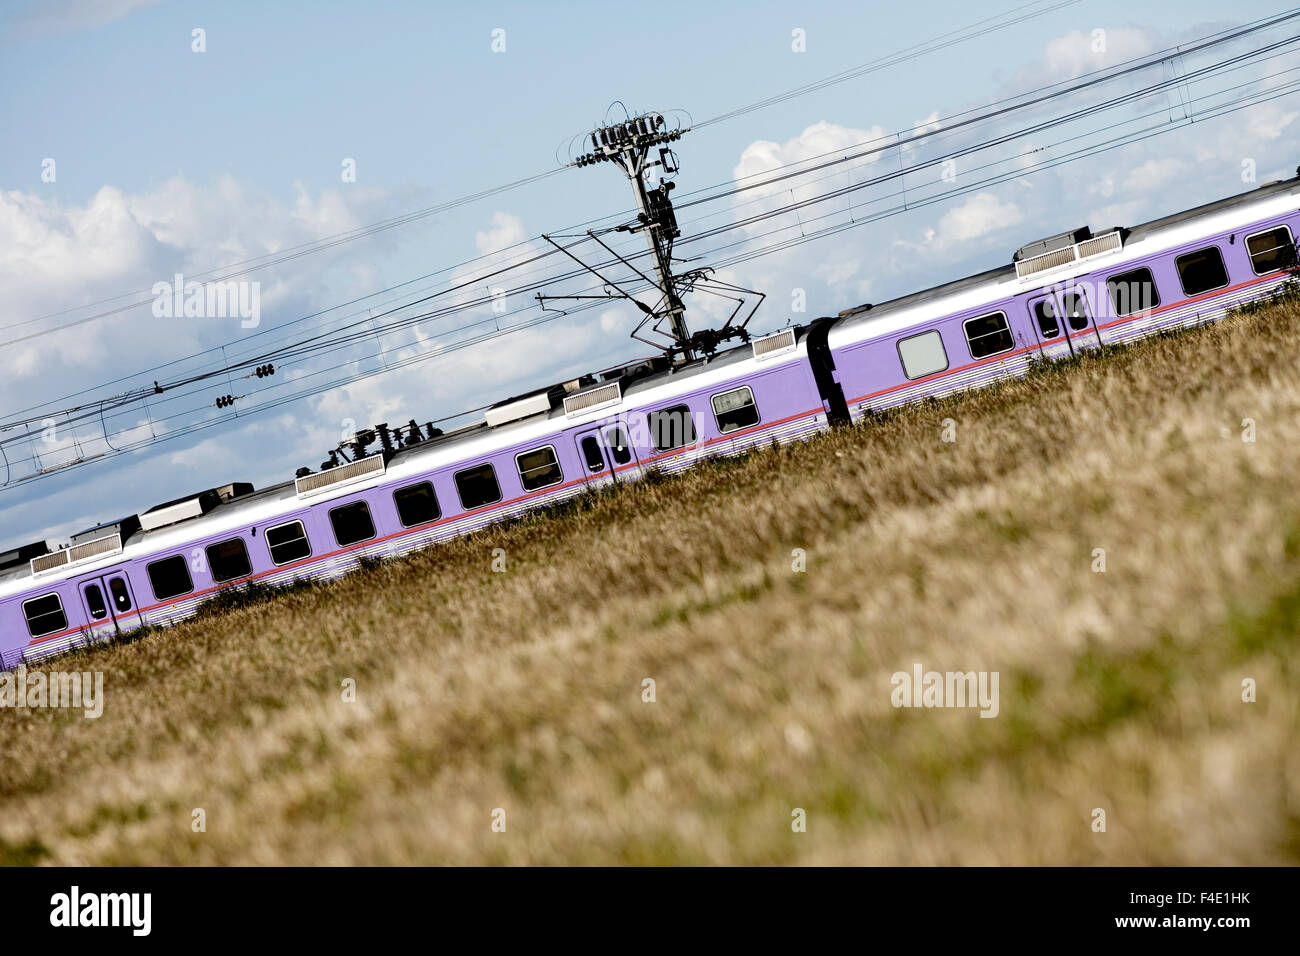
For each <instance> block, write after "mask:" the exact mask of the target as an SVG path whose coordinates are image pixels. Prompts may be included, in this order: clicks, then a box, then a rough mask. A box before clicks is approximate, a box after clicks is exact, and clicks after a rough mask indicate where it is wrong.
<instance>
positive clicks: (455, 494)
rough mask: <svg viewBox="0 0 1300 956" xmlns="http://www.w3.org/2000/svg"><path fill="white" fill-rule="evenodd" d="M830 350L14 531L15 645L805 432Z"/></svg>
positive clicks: (402, 439) (26, 650) (0, 606)
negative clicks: (78, 528) (72, 523)
mask: <svg viewBox="0 0 1300 956" xmlns="http://www.w3.org/2000/svg"><path fill="white" fill-rule="evenodd" d="M810 349H811V351H812V353H813V357H812V359H810ZM826 354H827V346H826V341H825V334H824V331H823V330H822V329H820V328H819V329H816V330H810V329H798V330H796V329H786V330H783V331H781V332H779V333H777V334H776V335H773V336H767V337H764V338H761V339H756V340H755V341H754V342H753V343H752V344H751V345H749V346H746V347H743V348H737V349H732V350H730V351H728V352H726V353H723V354H720V355H717V356H715V357H712V358H709V359H704V360H699V361H696V362H692V363H688V364H686V365H678V366H674V365H672V364H671V363H669V362H668V361H667V360H666V359H660V360H653V361H648V362H642V363H637V364H635V365H633V366H630V367H626V368H623V369H619V370H615V371H613V372H607V373H603V374H601V375H600V376H598V377H597V376H586V377H584V378H583V379H578V380H574V381H572V382H569V383H566V384H564V385H559V386H555V387H552V388H549V389H543V390H539V391H536V392H532V393H529V394H527V395H523V396H518V397H516V398H513V399H510V400H507V401H505V402H502V403H500V404H498V405H496V406H493V407H492V408H490V409H488V410H487V412H486V414H485V415H484V417H483V419H482V420H480V421H477V422H475V423H473V424H471V425H468V426H466V427H464V428H460V429H457V430H455V431H452V432H448V433H446V434H441V433H438V434H436V435H435V434H420V433H419V427H418V426H415V429H414V431H410V430H408V432H407V433H406V435H405V436H403V435H402V433H401V431H400V430H398V431H397V432H396V433H395V434H396V435H397V442H396V443H390V441H389V433H388V432H387V430H386V427H385V429H384V430H383V436H384V444H385V445H386V446H389V445H394V446H393V447H384V448H382V449H381V450H379V451H377V452H375V453H373V454H361V453H360V452H361V451H362V450H363V449H362V447H361V446H357V447H356V451H357V452H358V453H357V454H356V456H355V457H354V458H353V460H350V461H347V462H346V463H340V464H338V466H337V467H330V468H322V469H321V470H320V471H316V472H311V471H310V470H308V469H300V473H299V476H298V477H297V478H296V479H294V480H293V481H288V482H284V483H282V484H278V485H275V486H273V487H270V488H265V489H262V490H260V491H254V490H253V488H252V486H251V485H249V484H246V483H232V484H228V485H224V486H221V487H219V488H212V489H206V490H204V491H201V492H198V493H196V494H192V495H189V496H185V497H182V498H178V499H175V500H173V501H168V502H164V503H163V504H160V505H157V506H155V507H153V508H150V509H149V510H148V511H145V512H143V513H141V514H138V515H132V516H130V517H128V518H124V519H122V520H120V521H117V522H112V523H109V524H106V525H99V526H96V527H95V528H91V529H88V530H86V531H83V532H79V533H78V534H77V535H74V536H73V539H72V542H71V543H70V545H69V546H67V547H62V548H58V549H55V550H50V549H48V548H47V547H45V546H43V544H42V543H36V544H33V545H29V546H25V547H23V548H18V549H15V550H14V551H11V552H8V553H7V554H6V555H5V556H0V635H2V637H0V663H2V664H3V665H4V666H5V667H13V666H16V665H17V664H18V663H20V662H23V661H30V660H33V659H36V658H39V657H43V656H47V655H49V654H53V653H58V652H60V651H64V650H68V649H70V648H72V647H76V646H79V645H83V644H86V643H88V642H90V641H93V640H97V639H104V638H112V637H114V636H117V635H119V634H123V633H126V632H128V631H130V630H133V629H135V628H138V627H141V626H144V625H166V624H171V623H174V622H176V621H179V620H182V619H184V618H185V617H188V616H189V615H191V614H193V613H195V611H196V610H197V608H198V606H199V604H200V603H201V602H202V601H204V600H205V599H207V598H209V597H211V596H212V595H213V594H215V593H216V592H217V591H219V590H220V589H222V588H227V587H238V586H240V585H242V584H244V583H247V582H250V581H257V582H259V583H263V584H268V585H278V584H284V583H288V582H290V581H292V580H294V579H297V578H304V577H320V578H328V577H333V576H336V575H339V574H342V573H344V572H346V571H347V570H349V569H351V568H352V567H354V566H355V565H356V564H357V563H358V562H359V561H360V560H361V559H363V558H367V557H371V558H377V557H388V556H392V555H397V554H401V553H404V552H407V551H410V550H413V549H416V548H420V547H425V546H428V545H430V544H432V543H433V542H436V541H439V540H442V539H445V538H448V537H451V536H453V535H459V534H466V533H468V532H471V531H474V530H476V529H478V528H481V527H483V526H484V525H486V524H488V523H490V522H494V521H499V520H501V519H503V518H507V517H511V516H513V515H517V514H519V513H520V512H522V511H524V510H526V509H529V508H535V507H538V506H540V505H545V504H549V503H553V502H556V501H559V500H562V499H564V498H566V497H568V496H571V495H574V494H577V493H579V492H581V491H582V490H583V489H585V488H588V487H591V486H593V485H600V484H603V483H607V482H610V481H615V480H631V479H635V478H637V477H639V476H640V475H642V474H643V473H644V472H645V470H646V469H648V468H651V467H654V468H659V469H662V470H664V471H675V470H678V469H681V468H686V467H689V466H690V465H691V464H693V463H694V462H695V461H697V460H698V459H699V458H700V457H701V456H704V455H715V454H734V453H736V452H739V451H742V450H744V449H746V448H748V447H750V446H752V445H754V444H757V443H760V442H771V441H790V440H793V439H796V438H799V437H802V436H806V435H808V434H810V433H812V432H813V431H816V430H817V429H820V428H825V427H827V425H828V423H829V421H830V415H829V413H828V411H827V408H826V406H825V404H824V403H823V401H822V399H821V395H820V392H819V384H818V382H819V375H817V374H814V371H813V370H814V368H819V367H821V366H822V365H823V364H824V359H825V355H826ZM820 379H821V380H822V381H824V380H825V375H824V374H821V375H820ZM372 440H373V439H372ZM396 445H400V447H396Z"/></svg>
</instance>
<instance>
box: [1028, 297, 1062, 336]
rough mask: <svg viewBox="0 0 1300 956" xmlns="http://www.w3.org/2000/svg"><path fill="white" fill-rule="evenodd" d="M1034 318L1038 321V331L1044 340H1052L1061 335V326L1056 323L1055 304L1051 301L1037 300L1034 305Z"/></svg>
mask: <svg viewBox="0 0 1300 956" xmlns="http://www.w3.org/2000/svg"><path fill="white" fill-rule="evenodd" d="M1034 318H1035V319H1037V320H1038V331H1039V333H1040V334H1041V335H1042V336H1043V338H1045V339H1054V338H1056V337H1057V336H1058V335H1060V334H1061V325H1060V323H1059V322H1057V321H1056V303H1055V302H1053V301H1052V300H1051V299H1039V300H1038V301H1037V302H1035V303H1034Z"/></svg>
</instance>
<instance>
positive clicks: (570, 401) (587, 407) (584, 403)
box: [564, 382, 623, 418]
mask: <svg viewBox="0 0 1300 956" xmlns="http://www.w3.org/2000/svg"><path fill="white" fill-rule="evenodd" d="M621 401H623V389H622V388H620V387H619V384H618V382H610V383H609V384H608V385H600V386H598V387H596V388H589V389H587V391H585V392H578V393H577V394H576V395H570V396H568V397H567V398H566V399H565V400H564V414H565V416H566V417H568V418H572V417H574V416H575V415H582V414H585V413H587V412H590V411H595V410H596V409H597V408H604V407H605V406H607V405H617V404H618V403H619V402H621Z"/></svg>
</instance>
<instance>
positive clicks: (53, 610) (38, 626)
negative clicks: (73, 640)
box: [23, 594, 68, 637]
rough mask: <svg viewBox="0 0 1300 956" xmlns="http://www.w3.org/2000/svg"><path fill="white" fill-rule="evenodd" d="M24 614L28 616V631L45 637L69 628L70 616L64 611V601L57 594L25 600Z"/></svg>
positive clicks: (36, 635) (32, 634) (35, 635)
mask: <svg viewBox="0 0 1300 956" xmlns="http://www.w3.org/2000/svg"><path fill="white" fill-rule="evenodd" d="M23 616H24V617H25V618H27V633H28V634H30V635H31V636H32V637H43V636H44V635H46V634H54V633H56V632H58V631H65V630H67V629H68V618H67V615H65V614H64V613H63V602H62V601H61V600H59V596H58V595H57V594H46V595H44V596H43V597H38V598H32V599H31V600H30V601H24V602H23Z"/></svg>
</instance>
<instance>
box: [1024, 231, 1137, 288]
mask: <svg viewBox="0 0 1300 956" xmlns="http://www.w3.org/2000/svg"><path fill="white" fill-rule="evenodd" d="M1071 236H1078V237H1079V239H1078V241H1076V242H1067V244H1066V245H1064V246H1060V245H1058V244H1057V243H1058V242H1059V241H1061V240H1068V238H1069V237H1071ZM1123 244H1124V241H1123V237H1122V236H1121V235H1120V231H1119V230H1118V229H1116V230H1114V231H1112V232H1108V233H1105V234H1103V235H1100V236H1092V235H1090V234H1088V231H1087V230H1086V229H1078V230H1075V232H1073V233H1063V234H1062V235H1061V236H1055V237H1053V238H1051V239H1043V240H1040V241H1039V242H1035V243H1031V244H1030V245H1028V246H1024V247H1022V248H1021V249H1018V250H1017V251H1016V255H1015V261H1016V277H1017V278H1019V279H1027V278H1029V277H1030V276H1034V275H1038V274H1039V273H1040V272H1047V271H1049V270H1051V269H1059V268H1061V267H1062V266H1068V265H1073V264H1074V263H1076V262H1080V261H1082V260H1084V259H1089V258H1092V257H1093V256H1099V255H1101V254H1103V253H1106V252H1114V251H1116V250H1117V249H1119V248H1120V247H1121V246H1122V245H1123ZM1045 247H1050V248H1049V250H1048V251H1047V252H1040V253H1039V254H1038V255H1034V256H1029V257H1028V258H1026V257H1025V256H1024V254H1025V253H1026V252H1030V251H1033V250H1035V249H1041V248H1045Z"/></svg>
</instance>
